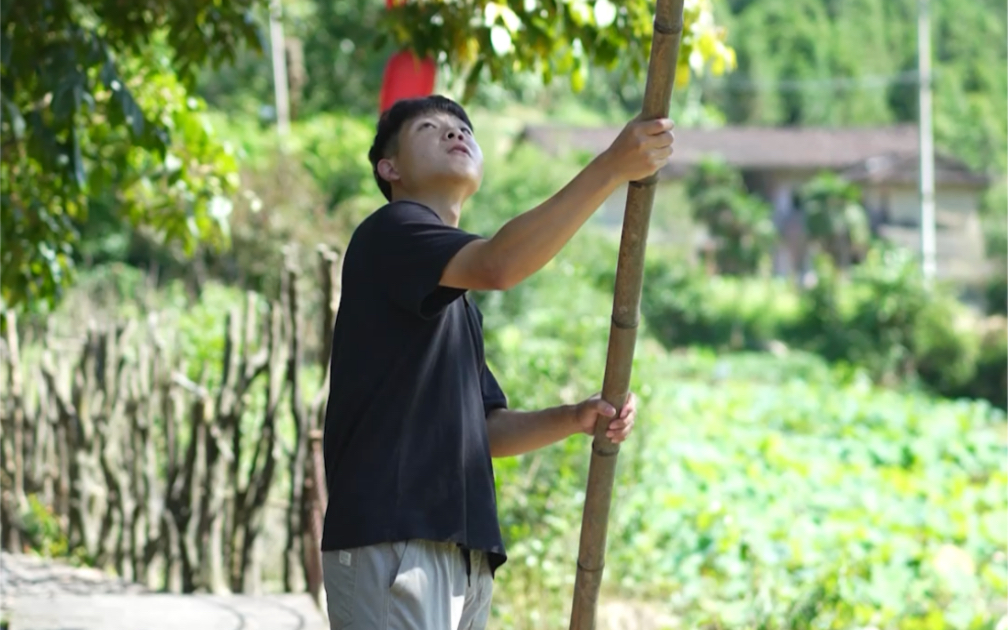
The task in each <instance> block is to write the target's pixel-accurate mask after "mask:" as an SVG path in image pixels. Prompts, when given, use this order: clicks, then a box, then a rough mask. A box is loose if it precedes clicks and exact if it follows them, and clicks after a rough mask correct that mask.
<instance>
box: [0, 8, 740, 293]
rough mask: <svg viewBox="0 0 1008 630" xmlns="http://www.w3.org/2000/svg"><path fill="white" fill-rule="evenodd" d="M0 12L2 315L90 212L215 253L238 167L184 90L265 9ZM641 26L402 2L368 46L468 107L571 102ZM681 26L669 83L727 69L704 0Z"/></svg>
mask: <svg viewBox="0 0 1008 630" xmlns="http://www.w3.org/2000/svg"><path fill="white" fill-rule="evenodd" d="M0 1H2V4H0V8H2V11H0V13H2V18H0V19H2V23H0V38H2V39H0V50H2V58H0V62H2V81H0V98H2V116H0V142H2V147H3V152H2V153H3V155H2V159H0V169H2V170H0V175H2V179H3V184H2V190H0V194H2V198H0V205H2V211H0V212H2V215H0V222H2V238H3V248H2V249H3V251H2V278H0V289H2V299H3V303H4V304H5V305H6V306H8V307H13V306H19V307H26V306H27V307H39V306H45V305H47V304H49V303H51V301H52V300H53V299H54V298H56V297H57V296H58V295H59V293H60V290H61V288H62V287H63V286H65V285H66V283H67V282H68V281H69V278H70V276H71V275H72V272H73V266H74V258H75V254H76V250H75V241H76V239H77V236H78V232H79V227H80V225H81V224H82V222H83V221H84V220H85V219H86V215H87V210H88V208H89V207H92V206H95V205H96V204H101V205H103V206H104V207H106V208H109V207H114V208H116V209H117V212H118V214H119V215H121V216H125V217H128V219H129V220H130V222H131V223H132V224H133V225H134V226H136V227H138V228H142V229H147V230H149V231H150V232H151V233H152V234H153V235H155V236H156V237H157V238H159V239H162V240H163V241H164V242H165V243H168V244H172V245H178V246H181V247H183V248H184V249H186V250H191V248H192V247H193V246H194V245H195V244H196V243H198V242H218V243H222V242H226V239H227V235H228V232H227V225H228V223H227V218H228V215H229V213H230V208H231V199H232V198H233V195H234V194H235V193H236V191H237V187H238V177H237V169H238V165H237V162H236V159H235V157H234V155H232V154H231V152H230V151H229V149H228V148H227V147H226V146H225V145H223V144H222V143H220V142H218V141H217V140H216V139H215V136H214V134H213V132H212V130H211V129H210V128H209V126H208V125H207V124H206V122H205V119H204V118H203V117H202V116H201V112H202V110H204V109H205V105H204V103H203V101H202V100H201V99H199V98H196V97H195V91H194V88H195V85H196V79H197V76H198V74H199V72H200V71H201V70H203V69H205V68H207V67H217V66H220V65H221V64H224V63H227V62H231V61H234V59H235V56H236V53H237V52H239V51H243V50H245V51H248V50H251V52H252V53H253V54H258V53H261V51H262V49H263V36H262V34H263V31H264V29H263V28H262V25H263V23H264V20H263V19H262V17H263V11H262V10H263V9H264V8H265V7H264V6H263V4H262V3H257V2H254V0H236V1H233V2H225V3H222V2H218V1H216V0H180V1H179V2H170V3H158V2H152V1H150V0H146V1H144V0H141V1H140V2H131V3H129V4H123V3H121V2H114V1H113V0H43V1H40V2H15V1H14V0H0ZM376 3H377V2H376ZM303 4H304V3H298V4H296V5H295V6H301V5H303ZM317 4H318V6H317V7H315V8H316V9H319V10H322V12H323V13H325V14H327V15H329V14H332V15H330V17H339V11H335V12H334V11H333V10H327V9H326V7H325V6H324V5H325V3H317ZM336 4H341V3H339V2H337V3H336ZM342 4H346V3H345V2H344V3H342ZM351 4H354V5H355V6H354V8H356V9H362V8H363V2H362V1H361V0H355V1H354V2H352V3H351ZM257 10H258V11H257ZM326 11H328V13H326ZM372 15H374V14H373V13H372ZM257 17H258V20H257ZM652 17H653V16H652V15H651V3H649V2H647V1H646V0H633V1H632V2H623V3H613V2H610V1H609V0H595V1H594V2H588V1H587V0H577V1H574V2H563V3H558V2H538V1H535V0H528V1H525V2H509V3H506V4H505V3H494V2H487V1H486V0H466V1H463V2H442V1H438V2H409V3H406V4H405V5H401V6H398V7H397V8H395V9H393V10H390V11H388V12H386V13H383V14H382V15H381V18H380V19H379V20H378V23H376V26H377V27H378V28H376V29H373V30H371V31H370V33H369V34H368V35H367V37H368V38H370V40H371V41H370V42H369V43H370V44H371V46H369V48H372V49H373V48H376V47H377V48H381V47H382V46H385V47H388V46H389V44H390V43H393V42H394V45H396V46H400V47H406V48H411V49H413V50H415V51H417V52H419V53H421V54H430V55H432V56H434V57H435V58H437V59H438V60H439V62H440V63H441V65H442V67H443V68H445V69H446V70H448V72H449V73H455V74H456V75H459V76H463V75H464V76H465V77H466V89H465V95H466V96H472V94H473V93H474V90H475V87H476V85H477V83H478V82H479V80H480V79H481V78H484V77H488V78H489V80H490V81H497V80H501V79H502V77H504V76H507V75H510V74H514V73H528V72H538V73H540V75H541V76H542V77H543V78H545V79H546V81H547V82H549V81H551V80H552V78H553V77H554V76H559V75H567V76H570V78H571V82H572V85H573V86H574V88H575V89H578V88H580V87H582V86H583V84H584V77H585V76H586V75H585V72H586V69H587V67H588V66H589V65H592V64H595V65H610V66H611V65H613V64H615V63H617V62H618V61H620V62H627V61H629V62H630V63H631V64H632V66H633V68H634V69H635V70H637V71H639V70H641V69H642V68H643V67H645V66H646V60H647V55H648V54H649V45H650V29H651V22H652ZM686 20H687V22H686V31H685V33H684V38H683V45H684V50H683V53H682V54H681V59H682V63H683V64H684V68H682V69H680V73H679V76H680V77H683V78H684V80H685V77H686V75H687V74H688V71H690V70H691V71H693V72H694V73H696V72H701V71H703V70H704V69H705V68H706V67H708V66H710V67H711V68H712V69H713V70H714V71H715V72H721V71H723V70H724V69H726V68H728V67H730V66H731V64H732V63H733V55H732V52H731V50H730V49H728V48H726V47H725V46H724V33H723V31H721V30H720V29H719V28H718V27H717V25H716V24H715V22H714V20H713V18H712V15H711V5H710V3H709V0H687V11H686ZM345 26H346V25H344V30H345ZM351 26H352V28H356V29H358V31H359V30H360V25H359V24H353V25H351ZM389 37H391V38H392V42H389V41H383V39H384V40H387V39H388V38H389ZM322 39H323V40H324V39H325V38H322ZM329 42H330V43H331V44H336V42H335V41H334V40H333V39H332V38H329ZM374 56H375V57H378V55H374ZM380 61H383V60H380ZM261 70H262V69H261V67H260V73H261ZM268 84H269V82H267V84H266V85H268Z"/></svg>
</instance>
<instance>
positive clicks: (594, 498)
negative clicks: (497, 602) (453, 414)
mask: <svg viewBox="0 0 1008 630" xmlns="http://www.w3.org/2000/svg"><path fill="white" fill-rule="evenodd" d="M683 1H684V0H658V2H657V6H656V8H655V19H654V31H653V34H652V36H651V60H650V64H649V66H648V73H647V84H646V87H645V89H644V106H643V108H642V112H641V118H642V119H643V120H653V119H655V118H664V117H667V116H668V113H669V105H670V100H671V98H672V87H673V85H674V84H675V71H676V66H677V65H678V62H679V44H680V41H681V39H682V30H683ZM656 181H657V174H655V175H652V176H651V177H649V178H647V179H644V180H641V181H637V182H631V183H630V186H629V187H628V189H627V201H626V213H625V215H624V217H623V235H622V237H621V239H620V249H619V258H618V262H617V266H616V288H615V293H614V296H613V313H612V324H611V326H610V329H609V349H608V356H607V358H606V369H605V378H604V380H603V383H602V398H603V399H604V400H605V401H606V402H608V403H609V404H611V405H612V406H613V407H615V408H616V409H621V408H622V407H623V405H624V404H625V403H626V399H627V396H628V394H629V389H630V371H631V368H632V367H633V353H634V346H635V345H636V343H637V324H638V321H639V319H640V298H641V285H642V282H643V275H644V253H645V249H646V247H647V235H648V223H649V221H650V219H651V207H652V204H653V203H654V193H655V182H656ZM608 425H609V419H608V418H599V421H598V424H596V426H595V439H594V441H593V442H592V457H591V465H590V467H589V470H588V490H587V493H586V496H585V504H584V513H583V515H582V520H581V543H580V549H579V551H578V567H577V577H576V579H575V582H574V606H573V608H572V610H571V623H570V628H571V630H594V628H595V614H596V610H597V608H598V595H599V587H600V586H601V584H602V569H603V567H604V565H605V544H606V533H607V529H608V524H609V507H610V504H611V502H612V490H613V482H614V479H615V472H616V460H617V457H618V455H619V445H618V444H613V443H612V441H610V440H609V438H608V437H606V430H607V428H608Z"/></svg>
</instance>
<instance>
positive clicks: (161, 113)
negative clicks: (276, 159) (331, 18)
mask: <svg viewBox="0 0 1008 630" xmlns="http://www.w3.org/2000/svg"><path fill="white" fill-rule="evenodd" d="M252 4H253V2H252V0H236V1H233V2H227V3H221V2H216V1H214V0H186V1H185V2H168V3H163V2H152V1H146V2H145V1H140V2H130V3H125V4H124V3H122V2H114V1H113V0H42V1H39V2H16V1H14V0H3V2H2V5H0V15H2V23H0V51H2V59H0V61H2V80H0V98H2V102H3V106H2V127H0V142H2V148H3V151H2V159H0V179H2V189H0V195H2V197H0V207H2V215H0V223H2V238H3V252H2V261H0V262H2V279H0V287H2V298H3V301H4V303H5V305H7V306H13V305H39V304H45V303H47V302H48V301H49V300H51V299H52V298H53V297H55V296H56V295H58V293H59V290H60V288H61V287H62V286H63V285H64V284H65V283H66V282H67V280H68V276H69V274H70V273H71V272H72V267H73V255H74V249H73V247H74V241H75V237H76V234H77V231H78V227H79V225H80V222H81V221H82V220H83V219H84V217H85V215H86V211H87V207H88V205H89V204H90V203H92V202H94V201H98V200H101V199H103V198H106V197H108V196H110V195H111V196H114V200H113V201H114V203H116V204H117V205H118V207H119V209H120V212H122V213H123V214H125V215H127V216H128V217H129V218H130V219H131V220H132V221H133V222H134V223H135V224H137V225H145V226H150V227H152V228H154V229H155V230H157V231H158V232H159V233H160V234H161V235H163V237H164V238H166V239H168V240H171V241H177V242H179V243H182V244H183V245H187V246H191V244H192V243H193V242H195V241H196V240H197V239H200V238H213V237H214V236H220V235H221V234H223V231H222V229H221V226H222V225H224V224H225V221H226V215H227V213H228V207H229V201H228V197H229V195H230V194H231V193H232V192H233V191H234V189H235V187H236V185H237V180H236V165H235V162H234V158H233V157H232V156H230V155H229V154H228V153H227V151H225V149H224V148H223V147H222V146H221V145H220V144H218V143H216V142H215V141H214V138H213V135H212V133H210V131H209V130H208V129H207V128H206V127H205V126H204V124H203V122H202V119H201V118H200V117H199V115H198V113H199V111H200V109H201V107H202V105H201V103H200V102H199V101H198V100H196V99H194V98H192V97H191V96H190V93H189V87H190V86H191V85H192V81H193V79H194V77H195V71H196V70H197V69H198V68H199V67H201V66H203V65H204V64H207V63H220V62H223V61H226V60H228V59H229V58H230V56H231V55H232V51H233V50H234V49H235V48H236V46H237V45H238V44H239V43H249V44H252V45H254V46H258V41H259V35H258V32H257V30H256V28H255V27H254V23H253V21H252V20H251V14H250V9H251V6H252Z"/></svg>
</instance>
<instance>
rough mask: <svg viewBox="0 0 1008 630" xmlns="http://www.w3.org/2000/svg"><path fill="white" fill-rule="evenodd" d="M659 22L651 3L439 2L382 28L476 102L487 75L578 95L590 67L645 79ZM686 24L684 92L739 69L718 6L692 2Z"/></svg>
mask: <svg viewBox="0 0 1008 630" xmlns="http://www.w3.org/2000/svg"><path fill="white" fill-rule="evenodd" d="M653 20H654V3H653V2H649V1H648V0H627V1H625V2H614V1H612V0H571V1H569V2H553V1H548V2H538V1H534V0H533V1H524V0H523V1H521V2H518V1H509V2H503V1H499V2H493V1H490V0H434V1H430V2H409V1H407V2H405V3H402V4H399V5H397V6H396V7H395V8H394V9H392V10H390V11H389V12H388V15H387V16H386V17H385V19H384V20H383V23H384V24H385V25H386V26H387V31H388V32H390V33H391V35H392V39H393V41H395V42H396V43H397V44H398V45H400V46H402V47H407V48H409V49H411V50H413V51H415V52H416V53H417V54H419V55H421V56H428V55H429V56H432V57H434V58H438V59H442V60H444V61H446V63H447V67H448V69H449V70H450V71H451V72H452V73H453V75H454V76H457V77H459V78H460V79H462V80H463V81H464V84H465V94H466V96H467V97H469V96H472V95H473V94H474V93H475V92H476V88H477V86H478V85H479V81H480V79H481V78H482V77H483V76H484V75H483V72H484V71H485V72H486V73H487V76H489V79H490V80H491V81H492V82H499V81H502V80H504V79H506V78H507V77H509V76H513V75H514V74H517V73H522V72H534V73H537V74H538V75H540V76H541V77H542V79H543V82H544V83H546V84H549V83H551V82H552V80H553V77H555V76H568V77H570V84H571V87H572V88H573V89H574V91H575V92H580V91H581V90H582V89H583V88H584V87H585V82H586V81H587V77H588V70H589V68H590V67H591V66H596V67H601V68H615V67H616V66H617V65H619V64H621V63H623V64H627V66H628V68H629V69H630V70H631V71H632V72H634V73H639V72H641V71H642V70H643V69H645V68H646V67H647V61H648V56H649V55H650V49H651V29H652V23H653ZM684 22H685V24H684V30H683V38H682V48H681V50H680V53H679V65H680V67H679V69H678V70H677V74H676V76H677V79H678V80H679V82H680V84H682V85H685V84H686V82H687V81H688V79H689V76H690V73H691V72H692V73H694V74H697V73H703V72H705V71H706V70H707V69H709V70H711V71H712V72H713V73H714V74H721V73H723V72H725V71H727V70H729V69H731V68H732V67H734V63H735V54H734V51H732V50H731V49H730V48H729V47H727V46H726V45H725V43H724V41H725V36H726V35H725V32H724V29H722V28H721V27H720V26H718V25H717V24H716V23H715V21H714V18H713V5H712V2H711V0H686V7H685V13H684ZM383 32H384V31H383ZM381 41H382V40H381V38H379V42H381Z"/></svg>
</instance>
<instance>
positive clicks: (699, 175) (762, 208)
mask: <svg viewBox="0 0 1008 630" xmlns="http://www.w3.org/2000/svg"><path fill="white" fill-rule="evenodd" d="M686 189H687V193H688V194H689V197H690V201H691V204H692V207H693V218H694V220H696V221H697V223H699V224H701V225H704V226H706V228H707V232H708V234H709V236H710V237H711V238H712V239H713V241H714V257H715V261H716V264H717V270H718V271H719V272H720V273H723V274H727V275H745V274H753V273H755V272H757V271H759V269H760V267H761V265H762V264H763V262H764V261H765V260H766V258H767V256H768V254H769V253H770V249H771V247H773V245H774V242H775V241H776V232H775V230H774V225H773V222H772V221H771V219H770V217H771V214H772V209H771V208H770V205H769V204H768V203H766V202H765V201H763V200H762V199H760V198H759V197H756V196H754V195H750V194H749V193H748V192H747V191H746V189H745V185H744V184H743V183H742V176H741V175H740V174H739V173H738V171H736V170H734V169H732V168H731V167H729V166H728V165H727V164H726V163H725V162H724V161H723V160H713V159H710V160H705V161H703V162H701V163H700V164H699V165H698V166H697V167H696V168H695V169H694V170H693V171H691V173H690V175H689V178H688V180H687V182H686Z"/></svg>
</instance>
